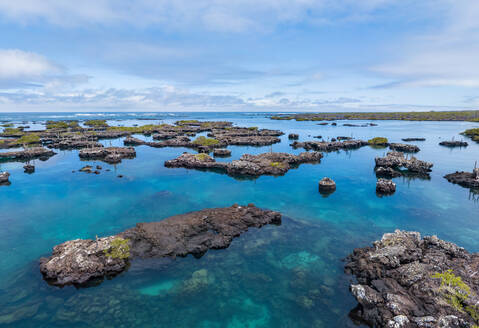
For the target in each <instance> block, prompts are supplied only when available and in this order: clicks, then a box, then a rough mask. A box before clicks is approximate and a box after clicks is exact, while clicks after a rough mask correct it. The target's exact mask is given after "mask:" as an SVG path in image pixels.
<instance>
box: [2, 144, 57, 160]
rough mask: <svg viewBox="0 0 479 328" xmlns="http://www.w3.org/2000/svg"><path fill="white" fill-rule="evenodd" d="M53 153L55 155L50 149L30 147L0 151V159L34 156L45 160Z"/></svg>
mask: <svg viewBox="0 0 479 328" xmlns="http://www.w3.org/2000/svg"><path fill="white" fill-rule="evenodd" d="M53 155H56V153H55V152H54V151H52V150H50V149H47V148H43V147H32V148H27V149H24V150H19V151H10V152H5V153H0V159H3V160H6V161H18V160H20V161H23V160H31V159H35V158H39V159H40V160H47V159H48V158H50V157H52V156H53Z"/></svg>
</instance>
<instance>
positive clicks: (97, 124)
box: [84, 120, 108, 128]
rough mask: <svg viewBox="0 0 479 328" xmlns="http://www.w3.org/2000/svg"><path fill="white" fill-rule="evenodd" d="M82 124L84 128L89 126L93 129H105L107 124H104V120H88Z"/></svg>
mask: <svg viewBox="0 0 479 328" xmlns="http://www.w3.org/2000/svg"><path fill="white" fill-rule="evenodd" d="M84 124H85V125H86V126H91V127H95V128H99V127H107V126H108V124H107V123H106V120H88V121H85V123H84Z"/></svg>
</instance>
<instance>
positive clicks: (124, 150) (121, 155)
mask: <svg viewBox="0 0 479 328" xmlns="http://www.w3.org/2000/svg"><path fill="white" fill-rule="evenodd" d="M78 155H79V156H80V158H81V159H83V160H101V161H103V162H106V163H109V164H116V163H120V162H121V160H122V159H125V158H128V159H132V158H135V157H136V151H135V148H133V147H99V148H86V149H82V150H80V152H79V154H78Z"/></svg>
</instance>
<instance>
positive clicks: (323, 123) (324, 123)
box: [316, 122, 336, 125]
mask: <svg viewBox="0 0 479 328" xmlns="http://www.w3.org/2000/svg"><path fill="white" fill-rule="evenodd" d="M328 124H329V123H328V122H321V123H317V124H316V125H328ZM334 124H336V123H334Z"/></svg>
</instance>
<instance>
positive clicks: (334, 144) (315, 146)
mask: <svg viewBox="0 0 479 328" xmlns="http://www.w3.org/2000/svg"><path fill="white" fill-rule="evenodd" d="M366 145H368V142H367V141H363V140H346V141H342V142H341V141H331V142H326V141H305V142H297V141H295V142H293V143H292V144H291V147H293V148H304V149H305V150H311V149H312V150H316V151H337V150H340V149H357V148H360V147H363V146H366Z"/></svg>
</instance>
